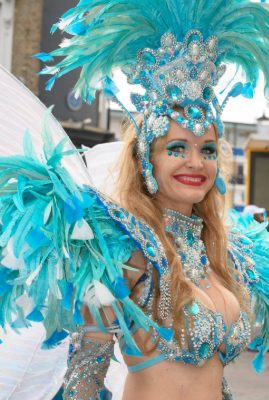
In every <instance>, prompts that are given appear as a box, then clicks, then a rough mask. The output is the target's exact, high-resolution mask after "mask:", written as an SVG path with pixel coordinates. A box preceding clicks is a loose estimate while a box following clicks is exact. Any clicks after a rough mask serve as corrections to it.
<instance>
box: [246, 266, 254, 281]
mask: <svg viewBox="0 0 269 400" xmlns="http://www.w3.org/2000/svg"><path fill="white" fill-rule="evenodd" d="M246 273H247V275H248V277H249V278H250V279H252V280H253V279H255V278H256V276H255V273H254V271H253V270H252V269H250V268H247V270H246Z"/></svg>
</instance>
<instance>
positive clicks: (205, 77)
mask: <svg viewBox="0 0 269 400" xmlns="http://www.w3.org/2000/svg"><path fill="white" fill-rule="evenodd" d="M200 79H201V80H202V81H206V80H207V79H208V72H207V70H204V71H203V72H202V73H201V74H200Z"/></svg>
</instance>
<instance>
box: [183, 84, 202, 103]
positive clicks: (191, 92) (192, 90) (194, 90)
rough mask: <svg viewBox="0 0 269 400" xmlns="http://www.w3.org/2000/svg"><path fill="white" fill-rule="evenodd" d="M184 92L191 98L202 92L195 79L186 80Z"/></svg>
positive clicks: (194, 98) (195, 97)
mask: <svg viewBox="0 0 269 400" xmlns="http://www.w3.org/2000/svg"><path fill="white" fill-rule="evenodd" d="M185 94H186V95H187V96H188V97H189V98H190V99H191V100H196V99H198V98H199V97H200V96H201V94H202V87H201V85H200V83H199V82H197V81H194V82H191V81H188V82H186V86H185Z"/></svg>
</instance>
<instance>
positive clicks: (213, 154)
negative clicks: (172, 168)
mask: <svg viewBox="0 0 269 400" xmlns="http://www.w3.org/2000/svg"><path fill="white" fill-rule="evenodd" d="M166 150H167V151H168V155H169V156H171V155H172V154H174V155H175V156H178V155H185V152H186V150H187V146H186V145H185V144H184V143H182V144H174V145H167V146H166ZM201 154H202V155H203V156H204V158H205V159H206V158H207V157H209V159H216V158H217V155H218V151H217V148H216V147H215V146H214V145H206V146H204V147H202V149H201Z"/></svg>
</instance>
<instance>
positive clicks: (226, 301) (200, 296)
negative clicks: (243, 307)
mask: <svg viewBox="0 0 269 400" xmlns="http://www.w3.org/2000/svg"><path fill="white" fill-rule="evenodd" d="M208 280H209V281H210V288H205V286H204V285H203V284H204V282H203V281H201V284H200V286H199V288H198V287H197V286H195V285H193V294H194V297H195V298H196V299H197V300H199V301H200V302H201V303H202V304H203V305H204V306H205V307H207V308H208V309H210V310H211V311H213V312H218V313H220V314H221V315H222V318H223V321H224V323H225V325H226V327H227V330H228V331H229V329H230V327H231V325H232V324H233V323H234V322H236V321H238V319H239V316H240V305H239V302H238V300H237V298H236V297H235V295H234V294H233V293H232V292H230V291H229V290H228V289H226V288H225V287H224V286H223V285H221V283H220V282H219V281H218V279H217V278H216V277H215V276H214V274H213V273H211V274H210V275H209V276H208Z"/></svg>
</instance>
